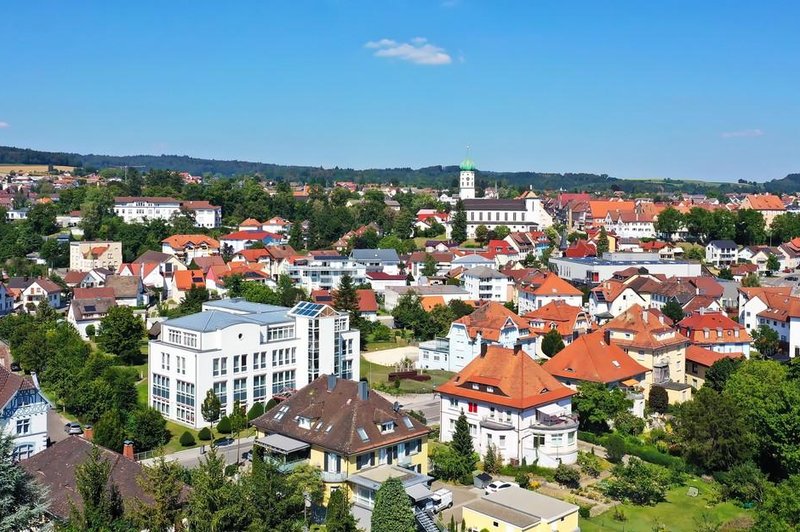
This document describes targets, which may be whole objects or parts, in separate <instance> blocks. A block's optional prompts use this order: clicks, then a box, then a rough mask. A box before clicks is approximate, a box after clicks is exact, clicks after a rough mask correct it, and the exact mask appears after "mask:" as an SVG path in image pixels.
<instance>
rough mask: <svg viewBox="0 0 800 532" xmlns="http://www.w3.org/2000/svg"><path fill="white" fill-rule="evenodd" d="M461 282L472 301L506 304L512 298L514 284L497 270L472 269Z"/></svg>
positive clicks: (463, 276)
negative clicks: (479, 300)
mask: <svg viewBox="0 0 800 532" xmlns="http://www.w3.org/2000/svg"><path fill="white" fill-rule="evenodd" d="M461 282H462V284H463V286H464V290H466V291H467V292H469V298H470V299H474V300H478V299H481V300H486V301H498V302H500V303H505V302H507V301H510V300H511V297H512V294H511V292H512V290H511V287H512V286H513V284H514V283H513V282H512V280H511V279H510V278H509V277H507V276H505V275H503V274H502V273H500V272H498V271H497V270H493V269H490V268H486V267H483V266H478V267H477V268H471V269H469V270H467V271H465V272H464V273H462V274H461Z"/></svg>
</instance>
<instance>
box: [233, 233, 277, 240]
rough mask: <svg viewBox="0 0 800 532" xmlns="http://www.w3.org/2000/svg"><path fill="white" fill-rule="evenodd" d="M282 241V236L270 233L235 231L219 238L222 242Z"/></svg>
mask: <svg viewBox="0 0 800 532" xmlns="http://www.w3.org/2000/svg"><path fill="white" fill-rule="evenodd" d="M265 238H270V239H272V240H280V239H281V235H276V234H275V233H270V232H269V231H234V232H233V233H230V234H227V235H225V236H221V237H219V239H220V240H264V239H265Z"/></svg>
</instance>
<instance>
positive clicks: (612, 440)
mask: <svg viewBox="0 0 800 532" xmlns="http://www.w3.org/2000/svg"><path fill="white" fill-rule="evenodd" d="M605 447H606V457H607V458H608V461H609V462H612V463H614V464H618V463H620V462H621V461H622V457H623V456H625V440H624V439H623V438H622V436H620V435H619V434H616V433H615V434H612V435H611V436H609V437H608V438H606V441H605Z"/></svg>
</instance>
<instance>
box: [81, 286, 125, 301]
mask: <svg viewBox="0 0 800 532" xmlns="http://www.w3.org/2000/svg"><path fill="white" fill-rule="evenodd" d="M97 297H110V298H111V299H114V298H116V295H115V293H114V289H113V288H110V287H107V286H103V287H96V288H73V290H72V298H73V299H94V298H97Z"/></svg>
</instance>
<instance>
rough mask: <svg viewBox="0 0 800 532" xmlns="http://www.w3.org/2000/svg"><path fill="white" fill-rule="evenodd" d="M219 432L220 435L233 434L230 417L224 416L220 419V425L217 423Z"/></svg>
mask: <svg viewBox="0 0 800 532" xmlns="http://www.w3.org/2000/svg"><path fill="white" fill-rule="evenodd" d="M217 432H219V433H220V434H230V433H231V420H230V418H229V417H228V416H222V417H221V418H219V423H217Z"/></svg>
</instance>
